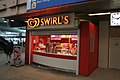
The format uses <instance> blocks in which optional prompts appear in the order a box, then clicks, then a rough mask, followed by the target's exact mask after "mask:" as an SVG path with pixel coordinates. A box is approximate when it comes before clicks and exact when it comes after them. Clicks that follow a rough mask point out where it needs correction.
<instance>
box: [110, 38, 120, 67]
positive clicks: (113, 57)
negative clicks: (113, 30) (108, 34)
mask: <svg viewBox="0 0 120 80" xmlns="http://www.w3.org/2000/svg"><path fill="white" fill-rule="evenodd" d="M109 50H110V58H109V60H110V66H109V67H110V68H117V69H120V63H119V61H120V38H110V49H109Z"/></svg>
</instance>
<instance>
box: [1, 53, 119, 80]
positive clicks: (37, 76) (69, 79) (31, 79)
mask: <svg viewBox="0 0 120 80" xmlns="http://www.w3.org/2000/svg"><path fill="white" fill-rule="evenodd" d="M23 55H24V54H23ZM22 59H24V56H23V58H22ZM4 61H5V57H4V54H3V53H2V52H0V80H120V70H117V69H103V68H98V69H96V70H95V71H94V72H93V73H92V74H91V75H90V76H89V77H85V76H76V75H75V74H73V73H66V72H62V71H56V70H48V69H47V70H46V69H41V68H39V67H37V66H35V65H31V66H28V65H25V66H22V67H14V66H10V65H6V64H5V63H4Z"/></svg>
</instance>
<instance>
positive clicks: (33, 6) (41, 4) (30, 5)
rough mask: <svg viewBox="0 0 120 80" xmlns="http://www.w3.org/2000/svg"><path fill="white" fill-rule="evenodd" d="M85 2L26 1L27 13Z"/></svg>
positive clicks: (67, 0)
mask: <svg viewBox="0 0 120 80" xmlns="http://www.w3.org/2000/svg"><path fill="white" fill-rule="evenodd" d="M84 1H87V0H27V12H29V11H31V10H40V9H43V8H49V7H54V6H60V5H64V4H70V3H76V2H84Z"/></svg>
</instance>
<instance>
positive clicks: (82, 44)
mask: <svg viewBox="0 0 120 80" xmlns="http://www.w3.org/2000/svg"><path fill="white" fill-rule="evenodd" d="M34 23H35V24H34ZM38 23H39V26H38V25H37V24H38ZM75 24H76V23H75V15H74V13H68V14H58V15H52V16H44V17H40V18H39V19H38V18H32V19H30V20H28V28H27V32H26V53H25V54H26V55H25V62H26V64H29V65H30V64H32V63H37V64H41V65H45V66H50V67H54V68H59V69H60V70H62V69H63V70H68V71H71V72H74V73H76V75H85V76H88V75H89V74H90V73H91V72H92V71H94V70H95V69H96V68H97V65H98V50H97V49H98V34H97V27H96V26H95V25H94V24H93V23H91V22H89V21H84V22H78V25H77V26H75ZM36 26H38V27H36Z"/></svg>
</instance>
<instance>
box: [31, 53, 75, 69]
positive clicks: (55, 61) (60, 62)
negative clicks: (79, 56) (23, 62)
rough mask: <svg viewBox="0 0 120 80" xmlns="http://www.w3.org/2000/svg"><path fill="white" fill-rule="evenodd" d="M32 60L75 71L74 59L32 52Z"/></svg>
mask: <svg viewBox="0 0 120 80" xmlns="http://www.w3.org/2000/svg"><path fill="white" fill-rule="evenodd" d="M33 62H36V63H40V64H43V65H47V66H51V67H56V68H62V69H68V70H75V71H76V65H77V64H76V60H67V59H60V58H52V57H45V56H40V55H35V54H33Z"/></svg>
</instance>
